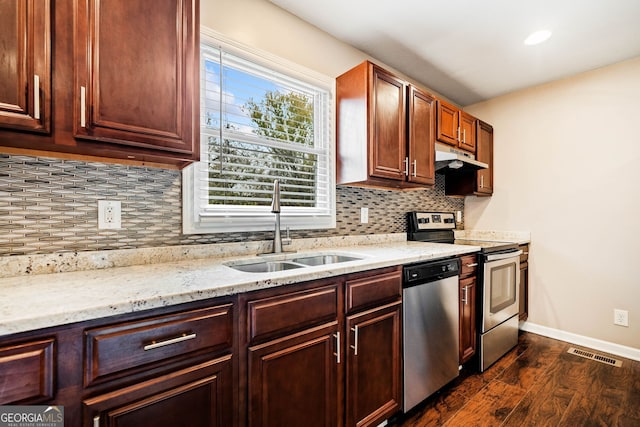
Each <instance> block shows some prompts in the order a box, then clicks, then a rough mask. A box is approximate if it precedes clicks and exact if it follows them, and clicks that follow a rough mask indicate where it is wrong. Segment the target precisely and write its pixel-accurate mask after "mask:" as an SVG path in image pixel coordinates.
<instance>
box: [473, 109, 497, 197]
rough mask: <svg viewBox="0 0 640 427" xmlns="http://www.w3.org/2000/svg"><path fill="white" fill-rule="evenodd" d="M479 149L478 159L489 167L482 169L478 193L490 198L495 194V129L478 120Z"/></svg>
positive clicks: (477, 184)
mask: <svg viewBox="0 0 640 427" xmlns="http://www.w3.org/2000/svg"><path fill="white" fill-rule="evenodd" d="M477 136H478V147H477V155H476V158H477V159H478V160H479V161H481V162H483V163H486V164H488V165H489V167H488V168H487V169H480V170H479V171H478V172H477V177H476V193H477V194H478V195H484V196H490V195H491V194H493V127H492V126H491V125H490V124H489V123H485V122H483V121H482V120H478V125H477Z"/></svg>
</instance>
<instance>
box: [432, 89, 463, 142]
mask: <svg viewBox="0 0 640 427" xmlns="http://www.w3.org/2000/svg"><path fill="white" fill-rule="evenodd" d="M437 111H438V114H437V116H438V117H437V120H438V121H437V123H438V126H437V132H438V134H437V139H438V141H440V142H444V143H445V144H449V145H453V146H454V147H457V146H458V139H459V137H458V129H459V125H458V107H456V106H454V105H451V104H449V103H448V102H445V101H443V100H441V99H439V100H438V102H437Z"/></svg>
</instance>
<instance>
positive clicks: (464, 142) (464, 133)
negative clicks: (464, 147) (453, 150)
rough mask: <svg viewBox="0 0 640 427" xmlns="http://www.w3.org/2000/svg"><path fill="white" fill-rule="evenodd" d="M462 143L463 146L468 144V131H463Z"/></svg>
mask: <svg viewBox="0 0 640 427" xmlns="http://www.w3.org/2000/svg"><path fill="white" fill-rule="evenodd" d="M462 143H463V144H466V143H467V130H466V129H462Z"/></svg>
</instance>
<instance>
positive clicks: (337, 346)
mask: <svg viewBox="0 0 640 427" xmlns="http://www.w3.org/2000/svg"><path fill="white" fill-rule="evenodd" d="M333 336H334V337H335V338H336V352H335V353H333V355H334V356H335V357H336V363H337V364H340V331H338V332H336V333H335V334H333Z"/></svg>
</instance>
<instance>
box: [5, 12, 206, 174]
mask: <svg viewBox="0 0 640 427" xmlns="http://www.w3.org/2000/svg"><path fill="white" fill-rule="evenodd" d="M0 46H1V48H0V146H1V147H7V148H11V152H13V153H20V154H21V153H24V154H28V155H33V154H36V155H43V154H44V155H50V156H52V157H62V158H73V159H80V160H97V161H113V162H117V163H122V162H124V163H134V164H143V165H149V166H169V167H176V166H177V167H184V166H186V165H187V164H189V163H191V162H193V161H195V160H198V159H199V156H200V148H199V135H200V128H199V105H200V103H199V100H200V94H199V56H200V55H199V49H200V47H199V0H162V1H153V0H139V1H128V0H70V1H57V2H53V1H51V0H0ZM36 86H37V87H36Z"/></svg>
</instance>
